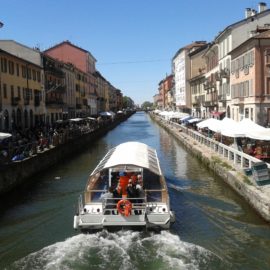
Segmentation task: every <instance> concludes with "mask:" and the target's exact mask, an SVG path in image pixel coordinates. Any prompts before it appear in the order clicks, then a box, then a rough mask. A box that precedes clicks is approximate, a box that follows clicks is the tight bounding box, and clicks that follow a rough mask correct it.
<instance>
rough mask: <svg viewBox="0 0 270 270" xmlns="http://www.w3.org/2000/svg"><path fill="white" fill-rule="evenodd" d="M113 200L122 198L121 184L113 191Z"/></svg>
mask: <svg viewBox="0 0 270 270" xmlns="http://www.w3.org/2000/svg"><path fill="white" fill-rule="evenodd" d="M113 198H122V187H121V185H120V184H118V186H117V187H116V188H115V189H114V190H113Z"/></svg>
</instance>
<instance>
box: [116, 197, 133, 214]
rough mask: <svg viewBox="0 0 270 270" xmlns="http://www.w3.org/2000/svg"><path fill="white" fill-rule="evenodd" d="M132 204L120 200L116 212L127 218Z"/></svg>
mask: <svg viewBox="0 0 270 270" xmlns="http://www.w3.org/2000/svg"><path fill="white" fill-rule="evenodd" d="M131 209H132V203H131V202H130V201H129V200H120V201H119V202H118V203H117V210H118V212H119V213H120V214H121V215H124V216H125V217H128V216H129V215H130V214H131Z"/></svg>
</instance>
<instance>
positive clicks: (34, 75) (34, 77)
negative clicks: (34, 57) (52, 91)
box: [32, 69, 37, 81]
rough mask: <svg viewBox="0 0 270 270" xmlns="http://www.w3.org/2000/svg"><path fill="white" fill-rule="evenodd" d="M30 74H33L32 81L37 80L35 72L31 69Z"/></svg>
mask: <svg viewBox="0 0 270 270" xmlns="http://www.w3.org/2000/svg"><path fill="white" fill-rule="evenodd" d="M32 73H33V80H34V81H36V80H37V76H36V71H35V70H34V69H33V70H32Z"/></svg>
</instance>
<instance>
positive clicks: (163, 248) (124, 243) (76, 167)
mask: <svg viewBox="0 0 270 270" xmlns="http://www.w3.org/2000/svg"><path fill="white" fill-rule="evenodd" d="M126 141H140V142H143V143H146V144H148V145H150V146H151V147H154V148H155V149H156V150H157V153H158V156H159V158H160V165H161V168H162V170H163V172H164V175H165V177H166V179H167V184H168V187H169V193H170V199H171V206H172V208H173V210H174V211H175V213H176V223H175V224H174V225H173V226H172V228H171V230H170V231H163V232H161V233H159V234H157V233H153V232H137V231H119V232H115V233H109V232H106V231H102V232H98V233H95V234H81V233H79V232H76V231H74V230H73V228H72V227H73V215H74V213H75V209H76V204H77V198H78V195H79V194H80V193H82V191H83V189H84V187H85V183H86V179H87V177H88V175H89V174H90V172H91V171H92V170H93V169H94V167H95V166H96V165H97V163H98V162H99V160H100V159H101V158H102V157H103V156H104V155H105V153H106V152H107V151H108V150H109V149H110V148H112V147H114V146H116V145H118V144H119V143H122V142H126ZM85 149H86V150H85V152H83V153H81V154H80V155H77V156H74V157H72V158H69V159H68V160H66V161H65V162H63V163H59V164H57V166H55V167H53V168H51V169H50V170H48V171H46V172H45V173H43V174H42V175H39V176H37V177H35V179H32V180H33V182H34V185H33V186H32V187H31V188H29V187H27V188H20V189H19V190H18V191H17V192H16V193H14V194H12V195H10V196H9V197H8V198H5V199H3V198H2V199H1V206H0V269H27V270H28V269H155V270H156V269H207V270H208V269H270V256H269V252H270V226H269V224H267V223H265V222H264V221H263V220H262V219H261V218H260V217H259V216H258V215H257V214H256V213H255V212H254V211H253V210H252V209H251V208H250V207H249V206H248V205H247V203H246V202H245V201H243V200H242V199H241V197H239V196H238V195H237V194H236V193H235V192H234V191H232V190H231V189H230V188H229V187H228V186H227V185H225V184H224V183H223V182H222V180H221V179H219V178H217V177H215V176H214V175H213V174H212V173H211V172H209V171H208V170H207V169H206V168H205V167H203V166H202V164H200V163H199V161H198V160H196V159H195V158H193V157H192V156H190V155H189V154H188V153H187V152H186V151H185V150H184V149H183V148H182V147H181V145H180V144H179V143H178V142H177V141H176V140H175V139H174V138H173V137H172V136H171V135H169V134H168V133H167V132H166V131H164V130H163V129H161V128H160V127H159V126H157V125H156V124H155V123H153V122H152V121H151V120H150V118H149V117H148V115H147V114H144V113H136V114H135V115H133V116H132V117H131V118H129V119H128V120H127V121H126V122H124V123H122V124H121V125H119V126H118V127H117V128H116V129H114V130H113V131H111V132H109V133H108V134H107V135H106V136H105V137H103V138H101V139H100V140H98V141H96V142H95V143H94V145H93V146H87V145H86V146H85ZM127 154H128V153H127Z"/></svg>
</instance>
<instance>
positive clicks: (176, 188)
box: [167, 183, 190, 191]
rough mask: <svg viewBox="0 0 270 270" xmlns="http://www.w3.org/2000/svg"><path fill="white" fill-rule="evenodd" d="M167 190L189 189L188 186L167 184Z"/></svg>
mask: <svg viewBox="0 0 270 270" xmlns="http://www.w3.org/2000/svg"><path fill="white" fill-rule="evenodd" d="M167 186H168V188H172V189H175V190H178V191H182V190H187V189H190V186H177V185H174V184H170V183H167Z"/></svg>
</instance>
